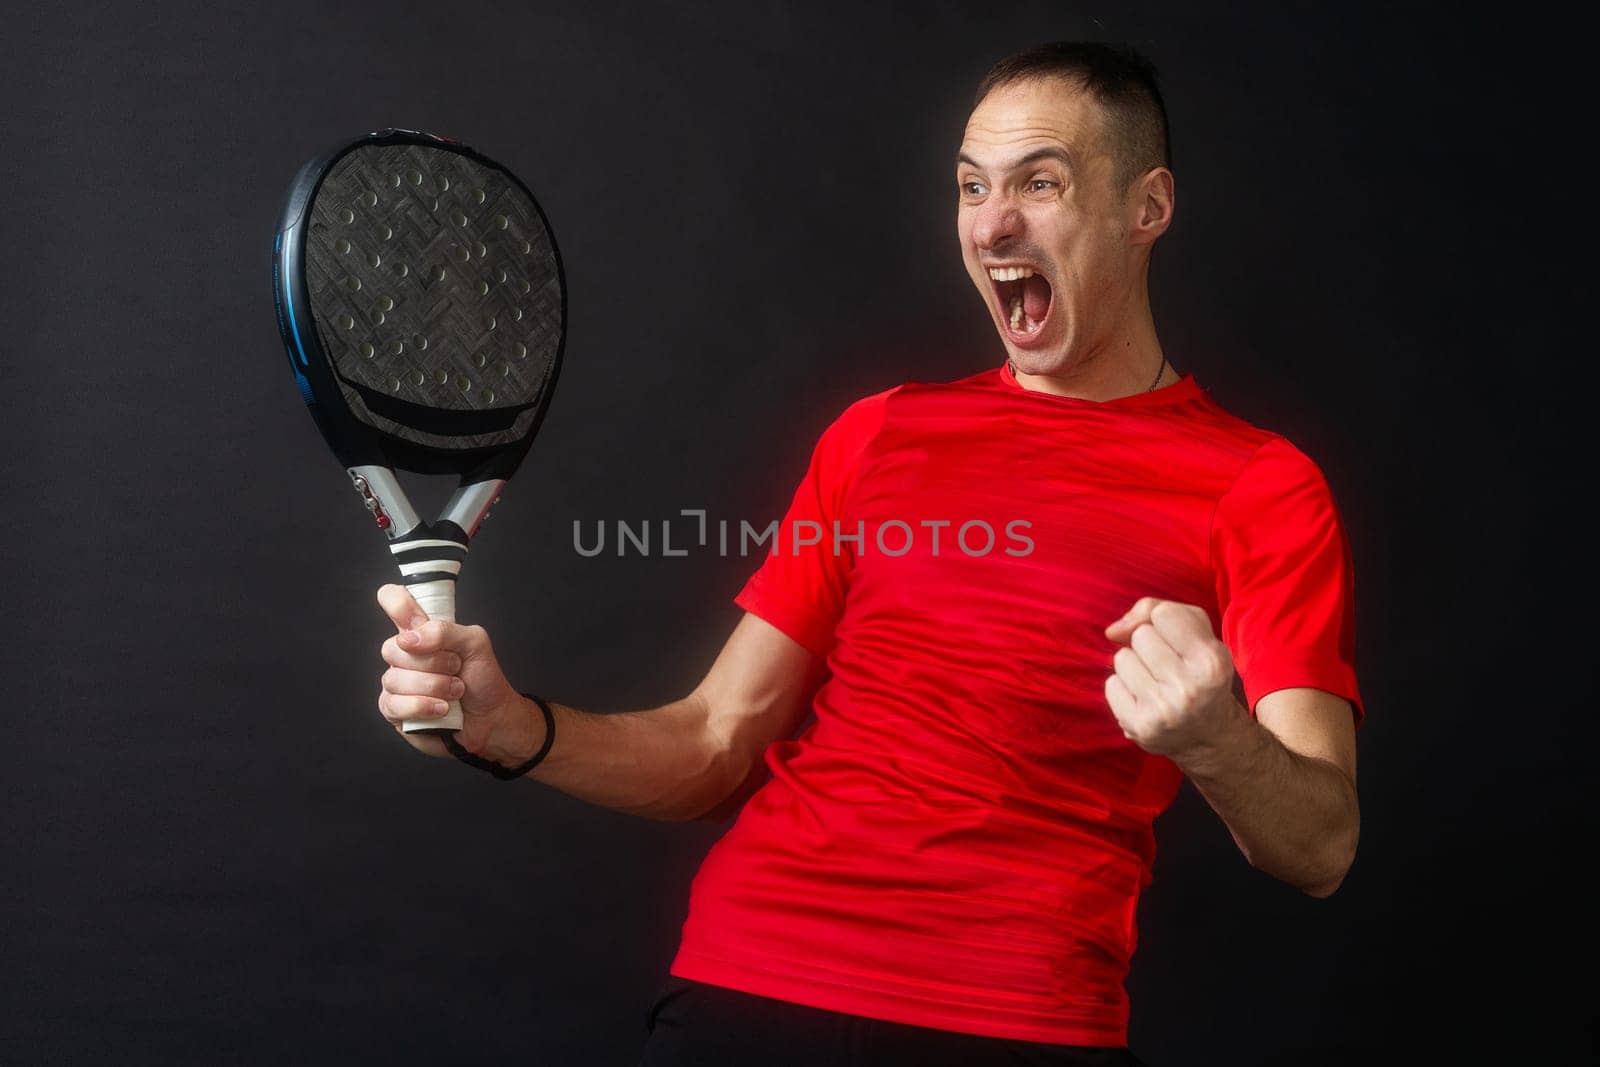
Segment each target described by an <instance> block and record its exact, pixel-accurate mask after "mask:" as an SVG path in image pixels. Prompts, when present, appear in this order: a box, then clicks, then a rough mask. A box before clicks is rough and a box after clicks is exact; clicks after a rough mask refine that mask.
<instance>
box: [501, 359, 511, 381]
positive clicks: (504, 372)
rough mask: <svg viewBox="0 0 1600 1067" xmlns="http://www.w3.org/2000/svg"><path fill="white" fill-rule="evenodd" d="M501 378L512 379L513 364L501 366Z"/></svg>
mask: <svg viewBox="0 0 1600 1067" xmlns="http://www.w3.org/2000/svg"><path fill="white" fill-rule="evenodd" d="M500 377H502V378H509V377H511V364H509V363H503V364H501V366H500Z"/></svg>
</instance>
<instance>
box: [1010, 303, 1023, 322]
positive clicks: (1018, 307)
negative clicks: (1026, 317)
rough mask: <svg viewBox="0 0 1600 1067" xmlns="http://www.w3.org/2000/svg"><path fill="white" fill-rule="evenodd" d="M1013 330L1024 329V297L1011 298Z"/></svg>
mask: <svg viewBox="0 0 1600 1067" xmlns="http://www.w3.org/2000/svg"><path fill="white" fill-rule="evenodd" d="M1011 328H1012V329H1013V330H1020V329H1022V297H1020V296H1014V297H1012V298H1011Z"/></svg>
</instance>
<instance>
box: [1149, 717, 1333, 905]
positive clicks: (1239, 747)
mask: <svg viewBox="0 0 1600 1067" xmlns="http://www.w3.org/2000/svg"><path fill="white" fill-rule="evenodd" d="M1229 699H1230V703H1232V705H1233V708H1232V710H1231V711H1230V713H1229V715H1228V717H1227V719H1226V720H1225V721H1227V722H1229V723H1230V726H1229V728H1228V729H1226V730H1225V731H1223V732H1219V734H1218V736H1217V738H1216V740H1215V741H1213V742H1212V743H1211V744H1210V745H1208V746H1207V747H1206V748H1203V749H1200V750H1197V751H1195V752H1193V753H1192V754H1190V755H1189V756H1187V757H1184V758H1177V760H1176V761H1177V763H1178V766H1179V767H1181V768H1182V769H1183V771H1184V773H1186V774H1187V775H1188V776H1189V779H1190V780H1191V781H1193V782H1194V784H1195V786H1196V788H1198V789H1199V790H1200V794H1201V795H1202V796H1204V797H1205V798H1206V801H1207V803H1209V804H1210V805H1211V808H1212V810H1214V811H1215V812H1216V813H1217V814H1218V815H1219V816H1221V818H1222V821H1223V822H1224V823H1225V824H1227V827H1228V831H1229V832H1230V833H1231V834H1232V835H1233V840H1234V841H1235V843H1237V844H1238V846H1239V851H1240V852H1242V853H1244V856H1245V858H1246V859H1248V860H1249V861H1250V863H1251V865H1252V866H1254V867H1256V868H1257V869H1258V870H1261V871H1264V872H1266V873H1267V874H1270V875H1272V876H1273V877H1275V878H1279V879H1282V880H1283V881H1285V882H1288V883H1289V884H1290V885H1293V886H1296V887H1298V888H1300V889H1302V890H1304V891H1305V892H1306V893H1309V894H1310V895H1312V896H1314V897H1326V896H1329V895H1331V894H1332V893H1333V891H1334V890H1336V889H1338V888H1339V884H1340V883H1341V882H1342V881H1343V880H1344V876H1345V872H1346V871H1348V870H1349V868H1350V863H1351V861H1352V860H1353V859H1354V858H1355V852H1356V841H1357V839H1358V838H1359V837H1360V832H1361V810H1360V805H1359V803H1358V801H1357V798H1356V785H1355V762H1356V744H1355V727H1354V725H1353V715H1352V713H1351V709H1350V703H1349V701H1347V700H1345V699H1343V698H1342V697H1336V696H1334V695H1333V694H1331V693H1325V692H1323V691H1322V690H1320V689H1280V690H1278V691H1277V692H1274V693H1268V694H1267V695H1266V696H1264V697H1262V698H1261V699H1260V700H1259V701H1257V702H1256V718H1254V719H1252V718H1250V716H1249V715H1248V713H1246V711H1245V709H1244V708H1243V707H1242V706H1240V705H1239V703H1238V702H1237V701H1234V700H1232V699H1231V697H1230V698H1229Z"/></svg>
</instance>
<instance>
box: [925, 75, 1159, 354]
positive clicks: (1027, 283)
mask: <svg viewBox="0 0 1600 1067" xmlns="http://www.w3.org/2000/svg"><path fill="white" fill-rule="evenodd" d="M1104 127H1105V112H1104V110H1103V108H1102V107H1101V105H1100V104H1099V103H1098V102H1097V101H1096V100H1094V99H1093V97H1092V96H1090V95H1089V94H1088V93H1086V92H1083V91H1082V90H1080V89H1079V88H1078V87H1077V86H1076V85H1075V84H1074V83H1072V82H1070V81H1067V80H1065V79H1060V78H1049V79H1033V80H1028V81H1023V82H1018V83H1014V84H1012V85H1007V86H1002V87H1000V88H998V89H996V90H995V91H993V92H992V93H990V94H989V96H987V97H986V98H984V100H983V101H982V102H980V103H979V105H978V106H977V107H976V108H975V109H974V110H973V113H972V116H971V117H970V118H969V120H968V122H967V127H966V132H965V136H964V138H963V141H962V146H961V154H960V158H959V162H958V165H957V182H958V188H959V195H960V207H959V209H958V222H957V228H958V232H959V236H960V240H961V250H962V259H963V262H964V263H965V265H966V267H967V272H968V274H969V276H970V277H971V278H972V281H973V284H974V285H975V286H976V287H977V288H978V291H979V293H980V294H981V295H982V296H983V297H984V299H985V303H986V305H987V306H988V308H989V311H990V314H991V317H992V318H993V320H994V324H995V328H996V330H997V331H998V332H999V334H1000V337H1001V340H1002V342H1003V343H1004V344H1005V347H1006V349H1007V354H1008V355H1009V356H1010V357H1011V359H1012V360H1013V362H1014V363H1016V365H1017V367H1018V369H1019V370H1021V371H1023V372H1025V373H1037V374H1046V373H1059V372H1061V371H1063V370H1068V369H1070V368H1072V367H1074V366H1076V365H1079V364H1081V363H1084V362H1086V361H1088V360H1091V359H1093V358H1094V357H1095V356H1096V355H1097V352H1098V350H1099V349H1100V348H1102V347H1103V346H1105V345H1106V344H1107V343H1108V334H1109V333H1110V332H1112V331H1111V329H1110V326H1111V325H1112V324H1113V323H1114V322H1115V321H1117V320H1118V319H1119V318H1121V317H1122V316H1123V314H1124V312H1125V307H1126V304H1127V294H1126V291H1127V290H1128V288H1129V285H1128V275H1129V271H1128V269H1127V266H1128V265H1127V262H1126V259H1127V257H1126V252H1127V247H1126V245H1127V242H1126V223H1125V221H1124V220H1123V218H1122V207H1123V205H1122V202H1121V198H1120V197H1118V196H1116V195H1115V192H1114V181H1115V160H1114V158H1113V156H1112V154H1111V152H1110V151H1108V150H1107V149H1108V146H1107V138H1106V137H1105V129H1104ZM1016 265H1020V267H1021V269H1022V270H1025V271H1030V272H1031V273H1032V274H1033V275H1035V277H1034V278H1028V279H1023V280H1021V281H1020V282H1019V281H1012V280H1009V279H1005V278H1002V279H996V278H994V277H993V276H992V274H991V271H992V270H993V269H995V268H996V267H997V266H998V267H999V268H1000V270H1001V271H1002V273H1004V271H1005V268H1006V267H1011V266H1016ZM1036 313H1042V318H1041V317H1039V315H1038V314H1036Z"/></svg>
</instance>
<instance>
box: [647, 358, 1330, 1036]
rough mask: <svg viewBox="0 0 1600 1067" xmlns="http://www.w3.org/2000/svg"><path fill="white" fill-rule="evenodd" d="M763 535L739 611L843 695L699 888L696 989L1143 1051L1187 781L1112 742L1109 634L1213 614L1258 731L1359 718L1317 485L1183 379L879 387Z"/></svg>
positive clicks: (712, 858)
mask: <svg viewBox="0 0 1600 1067" xmlns="http://www.w3.org/2000/svg"><path fill="white" fill-rule="evenodd" d="M835 523H837V524H838V526H837V527H835ZM941 523H945V524H947V525H941ZM985 527H987V531H988V532H987V533H986V532H985ZM836 530H837V533H838V534H839V537H838V538H837V540H836V538H835V536H834V535H835V531H836ZM819 535H820V536H819ZM769 546H770V550H771V552H772V554H771V555H769V556H768V558H767V559H766V560H765V561H764V563H763V564H762V566H761V567H760V569H759V570H758V571H757V572H756V573H755V575H754V576H753V577H752V578H751V579H750V581H749V583H748V584H747V585H746V586H745V587H744V589H743V591H742V592H740V594H739V595H738V597H737V602H738V603H739V604H740V605H741V606H742V607H744V608H745V609H746V610H747V611H750V612H752V613H754V614H755V615H758V616H760V617H761V618H763V619H765V620H767V621H768V622H770V623H771V624H772V625H774V626H776V627H777V628H778V629H780V630H782V631H783V632H784V633H786V634H788V635H789V636H790V637H792V638H794V640H796V641H798V642H799V643H800V644H802V645H804V646H805V647H806V648H808V649H810V650H811V651H813V652H814V653H816V654H817V655H818V656H825V657H826V659H827V664H828V667H829V669H830V672H831V675H830V677H829V678H828V680H827V681H826V683H825V684H824V685H823V686H822V688H821V689H820V690H819V691H818V693H817V695H816V699H815V704H814V711H815V714H816V721H815V723H814V724H813V725H811V726H810V727H809V728H808V729H806V730H805V732H804V733H803V734H802V735H801V736H800V737H799V739H798V740H793V741H789V740H785V741H779V742H775V743H774V744H772V745H770V746H769V747H768V748H767V751H766V756H765V760H766V765H767V767H768V768H770V769H771V772H772V777H771V779H770V780H769V781H767V782H766V783H765V784H764V785H763V786H762V787H761V789H760V790H759V791H757V792H756V793H755V795H754V796H752V797H751V799H750V800H749V801H748V802H747V803H746V804H745V806H744V808H743V810H742V811H741V813H740V815H739V818H738V820H737V822H736V823H735V824H734V826H733V827H732V828H731V829H730V830H729V831H728V832H727V834H726V835H724V836H723V838H722V839H721V840H720V841H718V842H717V844H716V845H715V846H714V847H713V848H712V849H711V851H710V853H709V854H708V855H707V856H706V859H705V862H704V864H703V865H702V866H701V868H700V871H699V873H698V874H697V875H696V877H695V880H694V884H693V887H692V890H691V897H690V904H689V914H688V919H687V921H686V922H685V923H684V927H683V940H682V943H681V946H680V948H679V950H678V954H677V957H676V959H675V960H674V961H673V963H672V967H671V973H673V974H675V975H679V976H681V977H684V978H690V979H695V980H698V981H701V982H709V983H712V984H714V985H720V986H725V987H729V988H733V989H739V990H744V991H746V992H749V993H754V994H757V995H760V996H766V997H773V998H777V999H780V1000H786V1001H790V1002H793V1003H798V1004H806V1005H810V1006H813V1007H818V1008H824V1009H828V1010H832V1011H840V1012H848V1013H851V1014H855V1015H863V1016H868V1017H872V1018H878V1019H886V1020H890V1021H894V1022H900V1023H908V1024H911V1025H915V1026H927V1027H935V1028H939V1029H944V1030H956V1031H964V1032H967V1033H974V1034H986V1035H991V1036H995V1037H1006V1038H1014V1039H1020V1040H1025V1041H1042V1042H1053V1043H1059V1044H1079V1045H1121V1044H1125V1043H1126V1032H1127V1017H1128V1004H1127V995H1126V993H1125V991H1124V989H1123V978H1124V976H1125V975H1126V973H1127V969H1128V962H1129V959H1130V957H1131V955H1132V953H1133V948H1134V941H1135V931H1134V910H1135V906H1136V904H1137V901H1138V897H1139V892H1140V890H1141V889H1142V888H1143V887H1144V886H1145V885H1146V884H1148V883H1149V881H1150V866H1151V862H1152V860H1153V858H1154V838H1153V834H1152V832H1151V823H1152V822H1153V820H1154V819H1155V817H1156V815H1157V814H1159V813H1160V812H1161V811H1162V810H1163V809H1164V808H1165V807H1166V806H1167V805H1168V804H1169V803H1170V802H1171V801H1172V798H1173V796H1174V795H1175V793H1176V791H1177V788H1178V785H1179V781H1180V778H1181V772H1180V771H1179V770H1178V769H1177V767H1176V766H1175V765H1174V764H1173V763H1172V762H1171V761H1170V760H1167V759H1165V758H1162V757H1158V756H1151V755H1149V754H1147V753H1145V752H1144V751H1143V750H1141V749H1139V748H1138V747H1137V746H1135V745H1134V744H1133V743H1132V742H1131V741H1128V740H1127V739H1126V738H1124V737H1123V736H1122V731H1121V730H1120V729H1119V727H1118V726H1117V723H1116V719H1115V718H1114V717H1113V715H1112V714H1111V710H1110V708H1109V707H1108V706H1107V704H1106V699H1105V691H1104V685H1105V680H1106V677H1107V676H1108V675H1109V674H1110V673H1111V671H1112V668H1111V659H1112V655H1113V653H1114V652H1115V651H1116V646H1115V645H1114V644H1113V643H1112V642H1111V641H1109V640H1108V639H1107V638H1106V637H1105V634H1104V628H1105V627H1106V626H1107V625H1108V624H1109V623H1111V622H1112V621H1113V620H1115V619H1117V618H1119V617H1121V616H1122V614H1123V613H1124V612H1126V611H1127V610H1128V608H1129V607H1131V606H1132V605H1133V603H1134V601H1136V600H1138V599H1139V598H1140V597H1143V596H1157V597H1162V598H1166V599H1171V600H1177V601H1181V602H1183V603H1187V604H1197V605H1200V606H1201V607H1203V608H1205V610H1206V612H1207V613H1208V614H1209V615H1210V617H1211V621H1212V625H1213V627H1214V629H1215V630H1216V632H1217V633H1219V634H1220V636H1221V638H1222V640H1223V641H1224V642H1226V644H1227V645H1228V647H1229V649H1230V650H1231V651H1232V653H1233V658H1234V663H1235V666H1236V667H1237V669H1238V673H1239V676H1240V678H1241V679H1242V681H1243V687H1244V691H1245V694H1246V697H1247V700H1248V705H1249V707H1250V708H1251V710H1252V711H1253V710H1254V708H1255V703H1256V701H1257V700H1258V699H1259V698H1260V697H1261V696H1262V695H1263V694H1265V693H1269V692H1271V691H1273V690H1275V689H1282V688H1285V687H1290V686H1312V687H1315V688H1318V689H1324V690H1327V691H1328V692H1330V693H1334V694H1337V695H1339V696H1342V697H1346V698H1348V699H1349V700H1350V701H1351V702H1352V704H1353V706H1354V707H1355V712H1356V715H1357V716H1358V717H1359V716H1360V715H1361V714H1362V708H1361V701H1360V697H1359V695H1358V693H1357V691H1356V678H1355V672H1354V668H1353V664H1352V659H1353V657H1352V643H1353V634H1352V601H1351V580H1352V579H1351V563H1350V550H1349V546H1348V543H1347V541H1346V538H1345V533H1344V529H1343V526H1342V524H1341V522H1340V518H1339V515H1338V512H1337V510H1336V509H1335V506H1334V502H1333V499H1332V496H1331V494H1330V493H1329V490H1328V486H1327V483H1326V482H1325V481H1324V479H1323V476H1322V473H1321V471H1320V470H1319V469H1318V468H1317V466H1316V465H1315V464H1314V463H1313V462H1312V461H1311V460H1310V459H1308V458H1307V457H1306V456H1305V455H1304V454H1303V453H1301V452H1300V451H1299V450H1297V449H1296V448H1295V447H1294V446H1293V445H1291V444H1290V443H1289V442H1288V441H1286V440H1284V439H1283V438H1282V437H1279V436H1277V435H1275V434H1272V433H1269V432H1267V431H1264V430H1260V429H1257V428H1255V427H1253V426H1251V425H1249V424H1248V423H1246V422H1244V421H1243V420H1241V419H1239V418H1236V417H1234V416H1232V415H1230V414H1228V413H1227V412H1225V411H1223V410H1222V409H1221V408H1220V407H1219V406H1218V405H1217V403H1216V402H1215V401H1214V400H1213V399H1212V398H1211V397H1210V395H1209V394H1207V393H1206V392H1205V391H1204V390H1203V389H1201V388H1200V386H1199V385H1198V384H1197V383H1196V382H1195V380H1194V377H1193V375H1185V376H1184V377H1183V378H1182V379H1181V380H1180V381H1179V382H1178V383H1176V384H1174V385H1170V386H1166V387H1164V388H1161V389H1157V390H1155V391H1153V392H1147V393H1140V394H1136V395H1133V396H1126V397H1121V398H1119V399H1115V400H1109V401H1104V402H1097V401H1089V400H1078V399H1072V398H1067V397H1057V396H1051V395H1048V394H1045V393H1038V392H1032V391H1028V390H1024V389H1023V388H1022V387H1021V386H1019V385H1018V384H1017V381H1016V379H1015V378H1014V377H1012V375H1011V374H1010V372H1009V369H1008V368H1005V367H1001V368H999V369H997V370H989V371H985V372H984V373H981V374H977V375H974V376H972V377H970V378H966V379H963V380H961V381H956V382H950V383H944V384H920V383H919V384H909V385H904V386H901V387H899V388H897V389H893V390H890V391H888V392H886V393H880V394H878V395H876V396H871V397H868V398H866V399H864V400H861V401H859V402H857V403H855V404H853V405H852V406H851V407H850V408H848V409H847V410H846V411H845V412H844V414H843V415H841V416H840V417H839V418H838V420H837V421H835V422H834V423H833V425H832V426H830V427H829V428H828V429H827V431H826V432H824V434H823V435H822V438H821V440H820V441H819V442H818V444H817V447H816V450H815V453H814V454H813V456H812V459H811V465H810V468H809V469H808V470H807V472H806V475H805V479H804V480H803V481H802V482H801V484H800V488H799V490H798V491H797V492H796V494H795V497H794V502H793V504H792V505H791V506H790V509H789V512H788V514H787V515H786V516H785V518H784V520H783V522H782V524H781V526H780V528H779V533H778V538H777V539H776V540H775V541H773V542H769ZM797 546H798V548H797ZM835 549H837V551H835Z"/></svg>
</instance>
